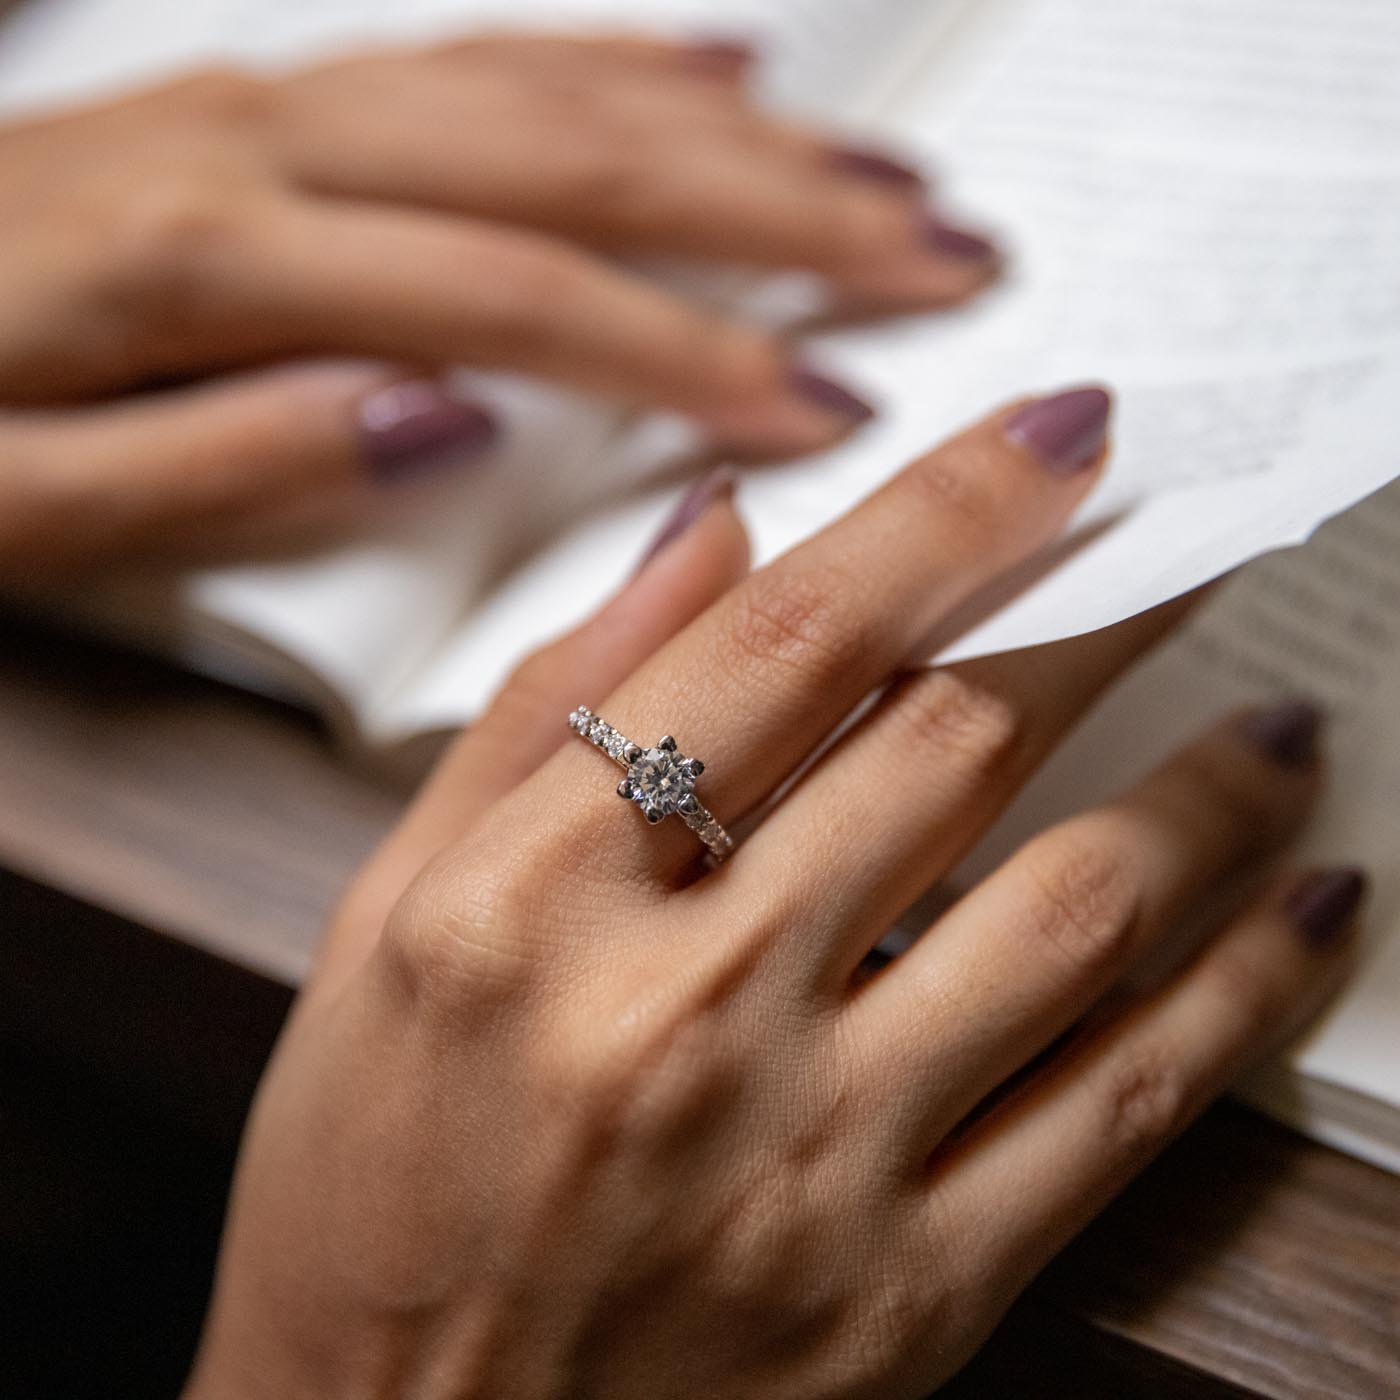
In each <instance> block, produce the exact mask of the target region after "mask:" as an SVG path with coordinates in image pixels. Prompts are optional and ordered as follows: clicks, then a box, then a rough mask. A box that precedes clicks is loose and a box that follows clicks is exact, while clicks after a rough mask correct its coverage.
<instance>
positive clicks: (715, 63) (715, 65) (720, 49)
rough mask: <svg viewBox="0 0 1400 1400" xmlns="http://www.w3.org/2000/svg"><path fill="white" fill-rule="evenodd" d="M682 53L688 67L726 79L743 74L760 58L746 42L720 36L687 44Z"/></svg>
mask: <svg viewBox="0 0 1400 1400" xmlns="http://www.w3.org/2000/svg"><path fill="white" fill-rule="evenodd" d="M681 53H682V55H683V56H684V58H685V61H686V64H687V66H688V67H691V68H695V69H697V70H699V71H700V72H704V73H718V74H720V75H722V76H726V77H727V76H729V75H731V74H734V73H738V72H741V71H742V70H743V69H745V68H747V67H748V66H749V65H750V64H751V63H752V62H753V61H754V60H755V59H756V58H757V57H758V53H757V50H756V49H755V48H754V46H753V45H752V44H751V43H749V42H747V41H746V40H744V39H733V38H724V37H722V36H718V35H717V36H716V37H714V38H712V39H697V40H695V41H694V42H692V43H689V44H686V45H685V46H684V48H683V49H682V50H681Z"/></svg>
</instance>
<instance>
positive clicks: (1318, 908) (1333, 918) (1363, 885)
mask: <svg viewBox="0 0 1400 1400" xmlns="http://www.w3.org/2000/svg"><path fill="white" fill-rule="evenodd" d="M1370 883H1371V882H1370V878H1369V877H1368V876H1367V874H1366V872H1365V871H1364V870H1361V869H1359V868H1357V867H1356V866H1339V867H1337V868H1336V869H1333V870H1313V871H1310V872H1309V873H1308V874H1306V875H1304V876H1303V877H1302V878H1301V879H1300V880H1299V881H1298V883H1297V884H1296V885H1294V886H1293V888H1292V890H1290V891H1289V893H1288V895H1287V896H1286V897H1285V899H1284V901H1283V909H1284V913H1286V914H1287V915H1288V917H1289V919H1290V920H1291V921H1292V923H1293V926H1294V927H1295V928H1296V929H1297V930H1298V932H1299V933H1301V934H1302V935H1303V937H1304V938H1306V939H1307V940H1308V942H1309V943H1314V944H1317V945H1318V946H1320V947H1326V946H1327V945H1328V944H1329V943H1333V942H1335V941H1336V940H1337V939H1338V937H1339V936H1340V935H1341V934H1342V933H1344V932H1345V931H1346V930H1347V929H1348V928H1349V927H1350V926H1351V924H1352V921H1353V920H1354V919H1355V918H1356V911H1357V910H1358V909H1360V907H1361V901H1362V900H1363V899H1365V897H1366V890H1367V888H1368V886H1369V885H1370Z"/></svg>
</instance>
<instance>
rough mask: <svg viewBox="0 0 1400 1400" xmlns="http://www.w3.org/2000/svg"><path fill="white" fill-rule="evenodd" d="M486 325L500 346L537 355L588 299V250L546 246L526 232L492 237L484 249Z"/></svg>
mask: <svg viewBox="0 0 1400 1400" xmlns="http://www.w3.org/2000/svg"><path fill="white" fill-rule="evenodd" d="M481 251H482V253H483V255H484V256H483V259H482V263H481V265H482V267H483V268H489V277H487V278H485V279H483V282H482V287H483V292H484V298H485V299H484V301H483V304H482V307H481V313H482V317H483V322H484V326H483V329H484V330H485V331H487V332H489V334H490V336H491V337H492V343H493V344H494V345H495V346H496V347H497V349H498V350H500V349H502V348H505V349H507V350H508V351H513V352H514V353H516V354H535V353H538V352H539V351H540V350H541V348H542V347H543V346H545V345H547V344H548V343H549V342H550V341H551V340H552V339H553V338H554V333H553V331H552V330H551V327H552V326H553V325H555V324H556V323H558V322H560V321H564V320H568V319H569V318H570V317H571V316H572V315H573V314H575V313H576V311H577V308H578V306H579V303H580V302H581V301H582V300H584V299H585V298H586V293H587V288H588V286H589V284H590V282H591V281H592V277H593V270H592V266H591V264H590V262H589V260H588V257H587V255H586V254H584V253H582V252H575V251H573V250H571V249H568V248H562V247H559V248H556V247H553V246H549V245H546V244H545V243H544V242H543V241H542V240H541V241H538V242H537V241H535V240H534V239H533V238H531V237H530V236H528V235H525V234H513V235H511V237H510V238H509V239H503V240H492V241H491V242H490V243H489V244H486V245H484V246H483V247H482V249H481Z"/></svg>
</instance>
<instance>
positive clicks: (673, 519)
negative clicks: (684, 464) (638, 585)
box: [634, 467, 737, 577]
mask: <svg viewBox="0 0 1400 1400" xmlns="http://www.w3.org/2000/svg"><path fill="white" fill-rule="evenodd" d="M736 480H737V478H736V476H735V474H734V470H733V468H731V467H716V468H715V470H714V471H712V472H709V473H707V474H706V475H705V476H702V477H701V478H700V480H699V481H697V482H696V483H695V484H694V485H693V486H692V487H691V488H690V490H688V491H687V492H686V493H685V495H684V496H682V497H681V499H680V503H679V504H678V505H677V506H676V508H675V510H673V511H672V512H671V514H670V515H669V516H667V518H666V523H665V524H664V525H662V527H661V528H660V529H659V530H658V531H657V532H656V536H655V538H654V539H653V540H652V542H651V544H650V545H649V546H648V547H647V552H646V553H645V554H644V555H642V558H641V560H640V562H639V563H638V564H637V569H636V572H637V573H641V571H642V570H643V569H645V568H646V566H647V565H648V564H650V563H651V561H652V560H653V559H655V558H656V556H657V555H658V554H660V553H661V551H662V550H663V549H665V548H666V546H667V545H668V544H673V543H674V542H675V541H676V540H677V539H679V538H680V537H681V536H682V535H683V534H685V532H686V531H687V530H688V529H690V527H691V526H692V525H694V524H695V522H696V521H697V520H699V519H700V517H701V516H702V515H704V513H705V512H706V511H707V510H709V508H710V507H711V506H712V505H714V503H715V502H716V501H718V500H721V499H725V500H727V499H728V498H729V497H730V496H732V495H733V494H734V483H735V481H736ZM634 577H635V575H634Z"/></svg>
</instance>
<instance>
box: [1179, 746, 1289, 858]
mask: <svg viewBox="0 0 1400 1400" xmlns="http://www.w3.org/2000/svg"><path fill="white" fill-rule="evenodd" d="M1178 762H1179V764H1180V767H1179V770H1178V772H1179V774H1180V777H1181V780H1182V782H1183V784H1184V785H1185V787H1186V788H1187V790H1188V792H1189V793H1190V794H1191V797H1192V805H1193V806H1194V807H1195V808H1196V809H1197V811H1199V810H1200V809H1201V808H1202V807H1203V806H1204V807H1205V808H1206V809H1207V810H1208V811H1210V812H1211V813H1212V814H1214V816H1215V818H1216V820H1217V821H1219V822H1221V823H1223V824H1224V825H1225V826H1226V827H1228V828H1229V829H1230V830H1231V832H1233V833H1234V834H1235V835H1236V837H1238V838H1241V839H1243V840H1244V841H1245V842H1246V843H1247V844H1249V843H1257V844H1261V845H1262V844H1264V843H1266V842H1268V841H1269V840H1271V839H1272V838H1273V837H1274V836H1275V835H1277V834H1278V833H1279V832H1280V830H1281V829H1282V828H1283V827H1284V826H1286V825H1287V824H1288V823H1289V819H1290V818H1292V817H1293V816H1294V815H1295V806H1296V804H1290V803H1284V802H1281V801H1280V800H1279V793H1278V791H1277V789H1276V788H1273V789H1271V788H1270V786H1268V785H1266V784H1265V783H1263V782H1261V781H1260V779H1259V776H1258V772H1257V769H1254V770H1251V768H1250V767H1249V766H1247V765H1245V764H1242V763H1232V762H1229V761H1227V760H1225V759H1223V758H1222V756H1221V755H1220V754H1219V753H1218V752H1215V751H1213V750H1212V749H1211V748H1209V747H1208V746H1199V747H1197V748H1193V749H1188V750H1187V751H1186V752H1185V753H1184V754H1182V755H1181V757H1180V759H1179V760H1178Z"/></svg>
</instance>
